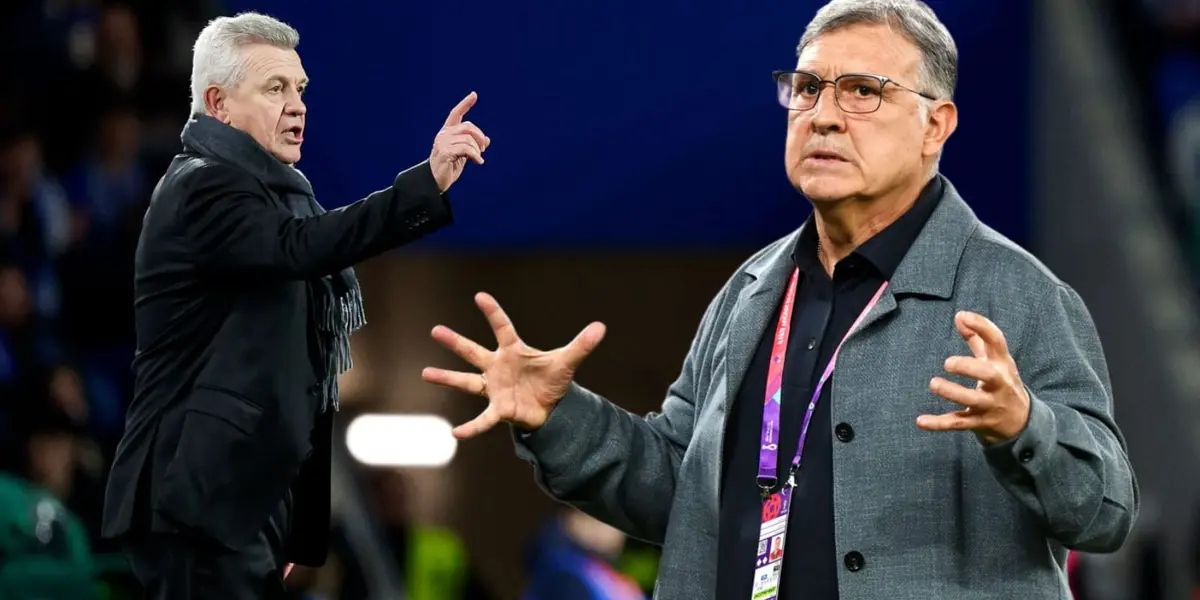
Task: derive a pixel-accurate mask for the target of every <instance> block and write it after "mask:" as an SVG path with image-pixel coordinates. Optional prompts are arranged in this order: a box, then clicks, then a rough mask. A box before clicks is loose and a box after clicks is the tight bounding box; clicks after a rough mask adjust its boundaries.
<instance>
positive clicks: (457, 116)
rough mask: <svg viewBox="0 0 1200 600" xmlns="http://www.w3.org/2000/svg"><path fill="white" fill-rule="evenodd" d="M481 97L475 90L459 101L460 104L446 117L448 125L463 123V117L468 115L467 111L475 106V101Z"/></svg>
mask: <svg viewBox="0 0 1200 600" xmlns="http://www.w3.org/2000/svg"><path fill="white" fill-rule="evenodd" d="M478 99H479V95H478V94H476V93H475V92H471V93H470V94H467V97H466V98H463V99H462V100H461V101H459V103H458V105H457V106H455V107H454V108H453V109H451V110H450V116H448V117H446V125H445V126H446V127H451V126H454V125H458V124H459V123H462V121H463V117H465V116H467V111H468V110H471V107H472V106H475V101H476V100H478Z"/></svg>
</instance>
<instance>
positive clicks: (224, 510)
mask: <svg viewBox="0 0 1200 600" xmlns="http://www.w3.org/2000/svg"><path fill="white" fill-rule="evenodd" d="M262 421H263V409H262V408H261V407H260V406H257V405H255V404H253V403H251V402H249V401H247V400H246V399H244V398H242V397H240V396H238V395H235V394H234V393H232V392H229V391H226V390H222V389H218V388H213V387H207V386H198V387H196V388H195V389H194V390H193V391H192V394H191V397H190V398H188V401H187V408H186V412H185V416H184V420H183V428H182V431H181V433H180V436H179V440H178V443H177V445H176V448H175V456H174V457H173V458H172V460H171V462H170V464H168V465H167V468H166V471H165V473H164V474H163V481H162V488H161V490H160V493H159V494H158V498H157V500H158V502H157V505H156V508H157V509H158V510H159V511H160V512H161V513H162V514H164V515H165V516H167V517H169V518H171V520H173V521H175V522H176V523H177V524H179V525H182V526H184V527H185V528H187V529H191V530H194V531H197V532H200V533H202V534H205V535H206V536H208V537H210V538H212V539H215V540H217V541H218V542H221V543H223V544H224V545H226V546H228V547H231V548H232V547H238V546H239V545H240V544H243V543H246V542H249V541H250V540H251V539H253V536H254V535H255V534H256V533H257V532H258V530H259V529H260V528H261V527H262V524H263V521H264V520H265V518H266V516H267V514H268V512H269V511H270V509H271V508H272V507H273V506H274V505H275V504H278V502H279V498H280V497H281V494H282V492H281V491H280V490H281V489H282V487H281V486H285V482H284V479H285V478H286V477H287V476H288V474H287V473H285V472H284V471H285V470H284V469H283V468H281V467H282V465H281V463H282V460H281V459H282V458H283V457H282V453H281V452H279V451H278V450H277V449H275V448H272V446H271V444H269V443H268V441H267V440H266V439H263V435H262V432H261V431H259V429H260V427H259V426H260V424H261V423H262ZM268 437H269V436H268Z"/></svg>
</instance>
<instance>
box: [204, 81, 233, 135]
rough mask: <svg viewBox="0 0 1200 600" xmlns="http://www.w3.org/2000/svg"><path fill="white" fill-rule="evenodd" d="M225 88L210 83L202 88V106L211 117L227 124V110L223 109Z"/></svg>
mask: <svg viewBox="0 0 1200 600" xmlns="http://www.w3.org/2000/svg"><path fill="white" fill-rule="evenodd" d="M225 101H226V96H225V90H222V89H221V88H220V87H218V86H215V85H210V86H208V87H207V88H205V90H204V108H205V110H206V111H207V112H208V114H209V116H211V117H212V118H214V119H216V120H218V121H220V122H222V123H224V124H226V125H228V124H229V111H228V110H226V109H225Z"/></svg>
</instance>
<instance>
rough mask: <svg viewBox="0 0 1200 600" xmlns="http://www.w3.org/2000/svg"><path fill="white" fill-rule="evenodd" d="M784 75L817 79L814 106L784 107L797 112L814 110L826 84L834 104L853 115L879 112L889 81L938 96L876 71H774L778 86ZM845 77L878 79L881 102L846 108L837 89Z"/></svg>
mask: <svg viewBox="0 0 1200 600" xmlns="http://www.w3.org/2000/svg"><path fill="white" fill-rule="evenodd" d="M784 75H789V76H790V75H809V76H811V77H812V78H813V79H816V80H817V81H816V84H817V87H818V88H819V89H818V90H817V95H816V99H815V100H813V104H812V106H810V107H808V108H792V107H791V106H784V108H786V109H787V110H794V111H797V112H803V111H806V110H812V109H814V108H816V107H817V103H818V102H820V100H821V93H823V92H824V91H825V86H826V85H828V86H830V87H832V88H833V102H834V104H836V105H837V107H838V109H840V110H842V111H843V112H845V113H847V114H852V115H869V114H871V113H874V112H878V111H879V109H880V108H882V107H883V91H884V88H885V87H887V84H889V83H890V84H892V85H894V86H896V87H898V88H900V89H902V90H904V91H906V92H912V93H914V94H916V95H918V96H920V97H922V98H925V99H926V100H937V98H936V97H935V96H933V95H932V94H927V93H925V92H919V91H917V90H914V89H912V88H910V87H908V86H906V85H904V84H902V83H900V82H898V81H896V80H895V79H892V78H891V77H888V76H887V75H876V74H874V73H842V74H841V75H838V76H837V77H834V78H833V79H824V78H822V77H821V76H820V75H817V74H816V73H813V72H812V71H796V70H781V71H772V72H771V78H772V79H773V80H775V85H776V86H778V85H779V83H780V81H779V79H780V78H781V77H783V76H784ZM843 77H868V78H870V79H874V80H876V81H878V82H879V103H878V104H877V105H875V108H874V109H872V110H868V111H866V112H861V111H850V110H846V109H845V107H843V106H842V102H841V100H838V90H837V84H838V82H839V81H841V80H842V78H843ZM776 94H778V90H776ZM776 100H778V98H776Z"/></svg>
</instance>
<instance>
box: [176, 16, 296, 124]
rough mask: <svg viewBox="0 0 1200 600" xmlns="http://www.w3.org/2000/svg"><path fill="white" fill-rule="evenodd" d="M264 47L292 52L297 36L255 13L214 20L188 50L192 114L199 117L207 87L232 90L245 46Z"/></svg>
mask: <svg viewBox="0 0 1200 600" xmlns="http://www.w3.org/2000/svg"><path fill="white" fill-rule="evenodd" d="M251 44H268V45H271V46H275V47H277V48H284V49H286V50H294V49H295V48H296V46H298V45H300V33H299V32H297V31H296V29H295V28H293V27H292V26H291V25H288V24H287V23H284V22H283V21H280V20H278V19H275V18H272V17H268V16H266V15H262V14H259V13H255V12H244V13H240V14H238V15H237V16H234V17H217V18H216V19H213V20H212V21H209V23H208V25H206V26H205V27H204V29H203V30H202V31H200V35H198V36H196V45H195V46H193V47H192V114H203V113H204V111H205V108H204V90H205V89H207V88H208V86H210V85H219V86H222V87H236V86H237V85H238V84H240V83H241V82H242V78H243V77H245V76H246V61H245V57H244V56H243V54H242V50H243V48H244V47H245V46H248V45H251Z"/></svg>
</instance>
